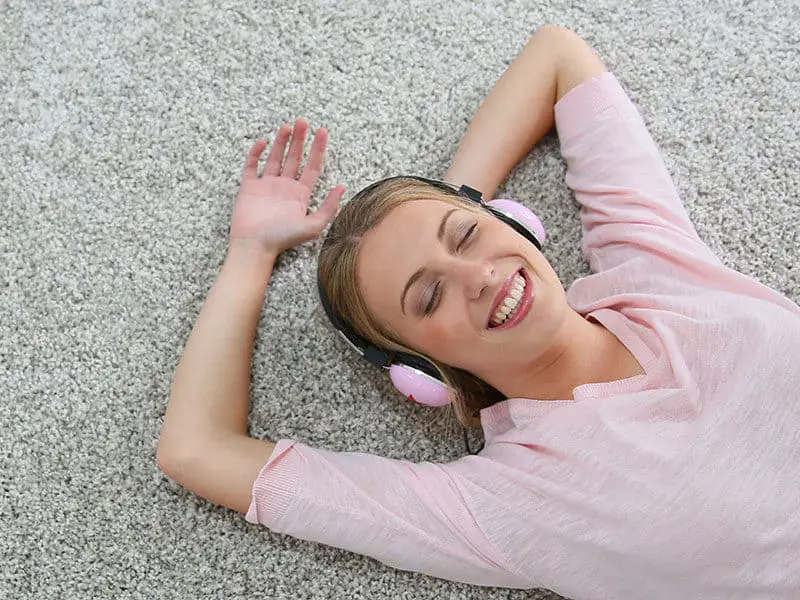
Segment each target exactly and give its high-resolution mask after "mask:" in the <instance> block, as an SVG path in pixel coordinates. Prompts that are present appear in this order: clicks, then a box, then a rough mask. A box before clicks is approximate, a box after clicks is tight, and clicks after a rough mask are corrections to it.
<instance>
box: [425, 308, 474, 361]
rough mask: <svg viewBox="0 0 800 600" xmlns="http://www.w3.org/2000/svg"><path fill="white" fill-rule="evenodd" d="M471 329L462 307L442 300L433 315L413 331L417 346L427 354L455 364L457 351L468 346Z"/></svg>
mask: <svg viewBox="0 0 800 600" xmlns="http://www.w3.org/2000/svg"><path fill="white" fill-rule="evenodd" d="M473 329H474V328H473V326H472V325H471V324H470V323H469V322H468V320H467V315H466V312H465V311H464V309H463V307H460V308H459V307H457V306H450V305H449V304H448V303H446V302H443V303H442V304H441V305H440V306H439V308H438V309H437V310H436V313H435V314H434V315H433V316H431V317H429V318H427V319H425V320H423V321H421V322H420V324H419V327H418V328H417V329H416V331H415V334H416V339H417V340H418V343H417V347H418V348H419V349H420V350H421V351H422V352H423V353H425V354H428V355H429V356H432V357H434V358H437V359H439V360H442V361H443V362H447V363H449V364H455V362H454V361H455V359H456V357H457V356H458V353H459V351H460V350H462V349H464V348H468V347H470V345H471V343H472V341H470V340H471V338H470V337H469V336H470V332H472V331H473ZM473 341H474V340H473Z"/></svg>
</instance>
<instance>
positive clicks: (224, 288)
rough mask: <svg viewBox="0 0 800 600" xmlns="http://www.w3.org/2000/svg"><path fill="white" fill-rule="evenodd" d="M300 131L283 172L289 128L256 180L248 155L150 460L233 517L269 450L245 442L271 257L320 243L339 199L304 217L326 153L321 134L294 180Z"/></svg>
mask: <svg viewBox="0 0 800 600" xmlns="http://www.w3.org/2000/svg"><path fill="white" fill-rule="evenodd" d="M307 132H308V124H307V123H306V122H305V121H303V120H300V119H298V120H297V121H296V122H295V127H294V135H293V136H292V144H291V146H290V148H289V152H288V154H287V155H286V159H285V163H284V151H285V149H286V144H287V142H288V140H289V136H290V135H291V134H292V128H291V127H289V126H288V125H284V126H282V127H281V128H280V130H279V132H278V136H277V139H276V141H275V144H274V145H273V147H272V150H271V152H270V154H269V157H268V159H267V162H266V165H265V167H264V173H263V175H262V176H259V175H258V172H257V171H258V162H259V159H260V157H261V154H262V152H263V151H264V148H265V145H266V144H265V143H264V142H263V140H259V141H257V142H256V143H255V145H254V146H253V148H252V149H251V150H250V154H249V156H248V158H247V162H246V163H245V168H244V171H243V173H242V185H241V188H240V189H239V196H238V198H237V199H236V205H235V206H234V210H233V216H232V218H231V230H230V243H229V245H228V253H227V255H226V258H225V263H224V265H223V267H222V270H221V271H220V274H219V277H218V278H217V280H216V282H215V283H214V285H213V287H212V288H211V291H210V292H209V294H208V297H207V298H206V301H205V304H204V305H203V309H202V310H201V311H200V315H199V316H198V318H197V322H196V323H195V326H194V329H193V330H192V333H191V335H190V336H189V341H188V342H187V343H186V348H185V349H184V352H183V357H182V358H181V361H180V364H179V365H178V369H177V371H176V373H175V379H174V382H173V384H172V392H171V394H170V399H169V404H168V406H167V414H166V417H165V419H164V428H163V430H162V432H161V438H160V440H159V443H158V451H157V453H156V460H157V462H158V465H159V467H160V468H161V470H162V471H164V473H166V474H167V475H169V476H170V477H171V478H172V479H174V480H175V481H177V482H178V483H180V484H181V485H182V486H183V487H185V488H186V489H188V490H189V491H191V492H193V493H195V494H197V495H198V496H201V497H203V498H206V499H207V500H210V501H212V502H215V503H217V504H222V505H224V506H227V507H229V508H233V509H235V510H238V511H240V512H247V508H248V506H249V504H250V498H251V491H252V486H253V482H254V480H255V478H256V476H257V475H258V473H259V471H260V470H261V468H262V467H263V466H264V464H265V463H266V462H267V459H268V458H269V457H270V456H271V454H272V452H273V450H274V449H275V444H273V443H272V442H269V441H264V440H259V439H255V438H251V437H249V436H248V434H247V416H248V411H249V388H250V360H251V354H252V347H253V340H254V338H255V332H256V326H257V325H258V318H259V315H260V314H261V306H262V304H263V301H264V295H265V293H266V290H267V282H268V281H269V278H270V275H271V274H272V268H273V265H274V263H275V259H276V257H277V256H278V254H280V252H282V251H283V250H285V249H286V248H289V247H291V246H295V245H297V244H300V243H302V242H305V241H307V240H310V239H312V238H314V237H316V236H317V235H319V234H320V232H322V230H323V229H324V228H325V226H326V225H327V224H328V223H329V222H330V220H331V219H332V218H333V216H334V214H335V213H336V209H337V207H338V204H339V199H340V198H341V197H342V194H343V193H344V188H343V187H342V186H337V187H336V188H334V189H333V190H331V192H330V193H329V194H328V197H327V198H326V200H325V202H324V203H323V205H322V206H321V207H320V208H319V209H318V210H317V211H316V212H313V213H311V214H307V210H308V205H309V201H310V199H311V194H312V190H313V189H314V186H315V185H316V182H317V179H318V177H319V175H320V172H321V171H322V166H323V156H324V154H325V148H326V144H327V132H326V131H325V130H324V129H319V130H318V131H317V133H316V135H315V136H314V143H313V144H312V146H311V151H310V153H309V159H308V164H307V166H306V168H305V169H303V172H302V175H301V174H300V166H301V161H302V157H303V147H304V145H305V138H306V134H307ZM298 176H299V179H298Z"/></svg>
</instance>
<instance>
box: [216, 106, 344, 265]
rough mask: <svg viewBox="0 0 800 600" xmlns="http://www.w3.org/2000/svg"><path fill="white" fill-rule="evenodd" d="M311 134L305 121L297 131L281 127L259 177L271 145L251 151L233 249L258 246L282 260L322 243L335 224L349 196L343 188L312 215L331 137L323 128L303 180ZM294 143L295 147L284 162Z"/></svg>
mask: <svg viewBox="0 0 800 600" xmlns="http://www.w3.org/2000/svg"><path fill="white" fill-rule="evenodd" d="M293 131H294V133H293ZM307 133H308V123H307V122H306V121H305V120H303V119H297V120H296V121H295V124H294V130H292V127H291V126H290V125H287V124H284V125H281V127H280V128H279V129H278V134H277V136H276V138H275V142H274V144H273V145H272V149H271V150H270V153H269V156H268V157H267V163H266V166H265V167H264V172H263V174H262V175H260V176H259V174H258V161H259V159H260V158H261V154H262V153H263V152H264V149H265V148H266V146H267V144H266V142H265V141H264V140H257V141H256V143H255V144H254V145H253V147H252V148H251V149H250V153H249V154H248V156H247V160H246V162H245V165H244V170H243V172H242V185H241V187H240V188H239V195H238V197H237V198H236V204H235V205H234V208H233V216H232V217H231V229H230V243H231V245H234V244H236V243H245V244H252V243H253V242H256V243H258V244H259V245H261V246H262V247H263V248H264V250H266V251H267V252H269V253H272V254H274V255H275V256H277V255H278V254H279V253H280V252H282V251H284V250H286V249H287V248H290V247H292V246H296V245H297V244H301V243H303V242H306V241H308V240H311V239H313V238H315V237H317V236H318V235H319V234H320V233H321V232H322V230H323V229H325V226H326V225H327V224H328V223H329V222H330V221H331V220H332V219H333V217H334V215H335V214H336V210H337V208H338V206H339V201H340V200H341V198H342V195H343V194H344V189H345V188H344V186H342V185H339V186H336V187H335V188H333V189H332V190H331V191H330V192H329V193H328V196H327V197H326V198H325V201H324V202H323V203H322V206H320V207H319V208H318V209H317V210H316V211H315V212H313V213H310V214H309V212H308V205H309V202H310V201H311V195H312V193H313V191H314V186H315V185H316V183H317V180H318V179H319V176H320V173H321V172H322V168H323V164H324V158H325V149H326V147H327V144H328V132H327V130H325V129H324V128H320V129H318V130H317V131H316V133H315V135H314V141H313V143H312V144H311V151H310V153H309V157H308V163H307V164H306V166H305V168H304V169H303V171H302V174H301V173H300V167H301V163H302V159H303V148H304V147H305V139H306V134H307ZM290 137H291V138H292V142H291V145H290V146H289V151H288V153H286V156H285V158H284V153H285V151H286V144H287V142H288V141H289V138H290Z"/></svg>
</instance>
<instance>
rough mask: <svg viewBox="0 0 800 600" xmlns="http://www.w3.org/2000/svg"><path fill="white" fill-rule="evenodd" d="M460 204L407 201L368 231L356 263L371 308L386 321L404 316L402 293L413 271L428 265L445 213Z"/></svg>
mask: <svg viewBox="0 0 800 600" xmlns="http://www.w3.org/2000/svg"><path fill="white" fill-rule="evenodd" d="M454 208H460V207H459V206H458V205H454V204H450V203H448V202H442V201H441V200H418V201H410V202H404V203H403V204H401V205H399V206H397V207H395V208H393V209H392V210H391V211H390V212H389V214H387V215H386V217H384V219H383V220H382V221H381V222H380V223H378V225H376V226H375V227H374V228H373V229H371V230H370V231H368V232H367V233H366V234H364V237H363V238H362V239H361V248H360V249H359V252H358V263H357V266H356V270H357V277H358V285H359V287H360V289H361V293H362V294H363V296H364V300H365V302H366V304H367V308H368V309H369V310H370V311H371V312H372V313H373V314H374V315H375V316H377V317H378V319H380V320H383V321H384V322H390V321H391V319H390V316H391V315H394V314H397V315H400V295H401V294H402V291H403V287H405V284H406V282H407V281H408V279H409V277H411V275H413V273H414V272H415V271H416V270H417V269H419V268H420V267H422V266H423V265H424V264H425V260H426V256H429V255H430V253H431V252H432V250H433V247H434V245H435V244H438V243H439V242H438V240H437V238H436V233H437V231H438V229H439V224H440V223H441V222H442V219H443V218H444V216H445V215H446V214H447V213H448V212H449V211H451V210H452V209H454Z"/></svg>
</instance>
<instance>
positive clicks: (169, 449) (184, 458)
mask: <svg viewBox="0 0 800 600" xmlns="http://www.w3.org/2000/svg"><path fill="white" fill-rule="evenodd" d="M190 460H191V457H190V455H189V453H188V452H187V451H186V450H185V449H181V448H180V447H178V446H176V444H175V443H173V442H171V441H170V440H168V439H166V438H165V437H164V436H163V434H162V436H161V439H160V440H159V442H158V448H157V449H156V466H158V469H159V470H160V471H161V472H162V473H164V475H166V476H167V477H169V478H170V479H174V480H175V481H177V482H178V483H180V477H181V473H183V472H185V470H186V465H187V464H188V463H189V461H190Z"/></svg>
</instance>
